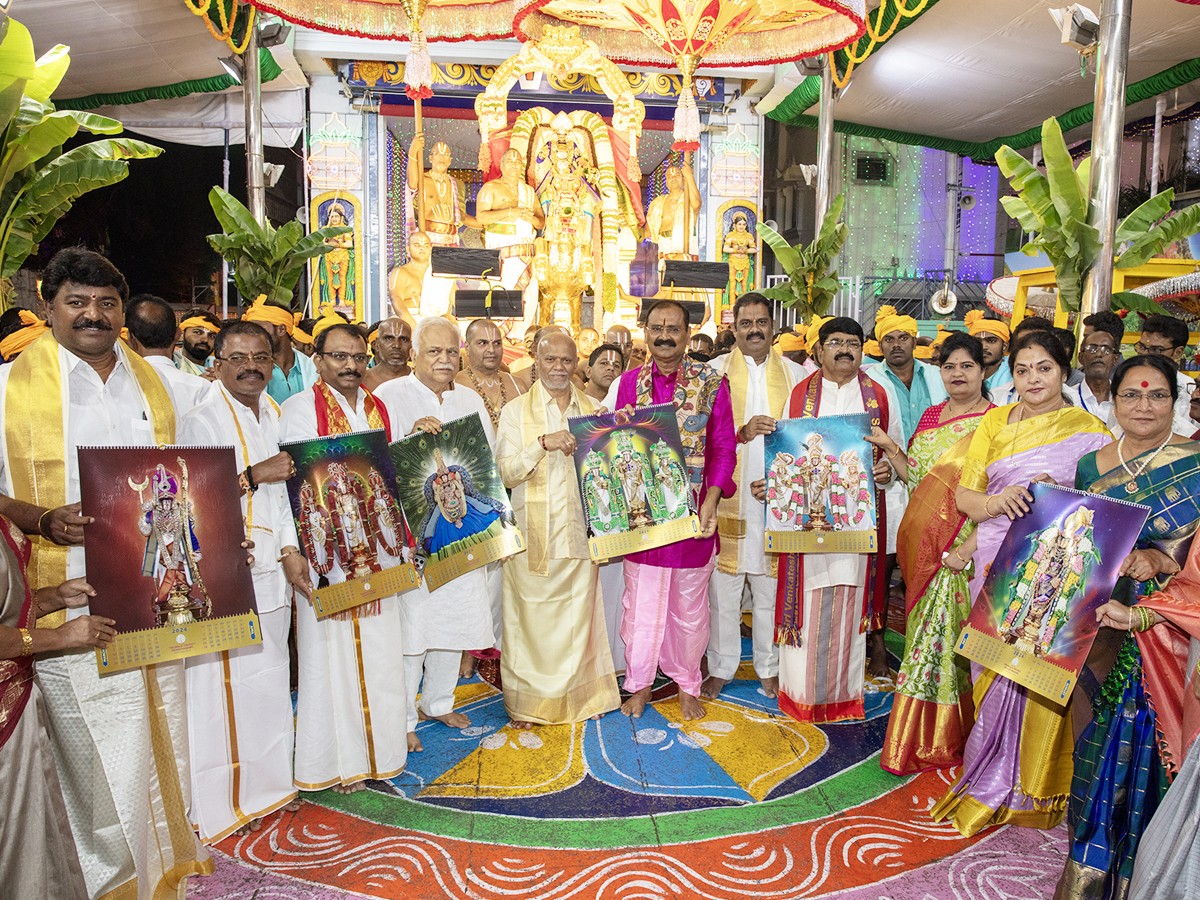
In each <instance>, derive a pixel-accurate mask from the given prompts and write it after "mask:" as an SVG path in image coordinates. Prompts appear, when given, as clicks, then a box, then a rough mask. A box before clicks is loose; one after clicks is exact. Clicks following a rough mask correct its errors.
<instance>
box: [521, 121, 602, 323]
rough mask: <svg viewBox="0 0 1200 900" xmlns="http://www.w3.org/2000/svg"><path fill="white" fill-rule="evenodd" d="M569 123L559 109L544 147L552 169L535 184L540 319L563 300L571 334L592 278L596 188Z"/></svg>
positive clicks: (546, 318) (547, 316)
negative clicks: (541, 223) (539, 214)
mask: <svg viewBox="0 0 1200 900" xmlns="http://www.w3.org/2000/svg"><path fill="white" fill-rule="evenodd" d="M572 127H573V126H572V124H571V121H570V120H569V119H568V118H567V117H566V116H565V115H563V114H562V113H559V114H558V115H557V116H555V117H554V121H553V123H552V128H553V131H554V137H553V139H552V140H551V141H549V142H548V143H547V144H546V145H545V147H544V149H543V151H542V153H543V154H547V153H548V155H549V162H550V168H549V169H548V170H547V171H546V174H545V175H544V176H543V178H542V181H541V184H539V185H538V188H537V195H538V198H539V200H540V201H541V204H542V209H543V211H544V213H545V228H544V230H543V231H542V236H541V237H540V238H539V239H538V241H537V255H536V257H535V259H534V271H535V273H536V275H537V279H538V284H539V286H540V289H541V295H542V298H541V304H540V308H539V323H540V324H542V325H549V324H551V323H552V322H553V321H554V310H555V307H556V306H557V305H558V303H559V302H560V301H565V302H566V304H567V306H568V309H569V310H570V319H571V325H570V327H571V333H572V334H578V333H579V329H580V319H581V317H582V314H583V298H582V294H583V291H584V289H585V288H587V287H588V286H589V285H592V284H595V282H596V277H595V276H596V271H597V268H596V264H595V259H594V254H595V247H596V241H595V230H594V229H595V226H596V221H595V218H596V216H595V212H596V209H597V206H598V205H599V200H600V195H599V193H598V191H597V190H596V187H595V181H596V178H597V175H598V172H597V170H596V169H595V168H593V167H591V166H590V165H588V163H587V161H586V160H584V159H583V158H582V157H581V156H580V155H579V154H578V152H577V149H576V145H575V142H574V141H573V140H572V139H571V137H570V132H571V129H572Z"/></svg>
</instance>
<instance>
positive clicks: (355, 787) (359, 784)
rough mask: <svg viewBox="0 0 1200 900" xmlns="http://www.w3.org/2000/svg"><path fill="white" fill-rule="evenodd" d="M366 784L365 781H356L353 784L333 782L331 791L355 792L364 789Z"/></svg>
mask: <svg viewBox="0 0 1200 900" xmlns="http://www.w3.org/2000/svg"><path fill="white" fill-rule="evenodd" d="M366 789H367V784H366V782H365V781H356V782H354V783H353V784H335V785H334V786H333V792H334V793H335V794H357V793H358V792H359V791H365V790H366Z"/></svg>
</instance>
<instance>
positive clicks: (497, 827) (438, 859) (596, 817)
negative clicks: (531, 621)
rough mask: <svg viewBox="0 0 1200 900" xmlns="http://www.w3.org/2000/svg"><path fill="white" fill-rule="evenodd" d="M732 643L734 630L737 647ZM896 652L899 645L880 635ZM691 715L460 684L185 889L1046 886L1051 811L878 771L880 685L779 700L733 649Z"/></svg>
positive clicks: (462, 893) (474, 891) (952, 898)
mask: <svg viewBox="0 0 1200 900" xmlns="http://www.w3.org/2000/svg"><path fill="white" fill-rule="evenodd" d="M746 649H747V651H748V649H749V648H748V647H747V648H746ZM894 649H897V650H898V649H899V647H898V646H897V647H895V648H894ZM738 676H739V680H737V681H735V682H734V683H733V684H731V685H730V686H729V687H728V688H727V689H726V691H725V692H724V693H723V694H722V695H721V697H720V698H719V699H718V700H717V701H715V702H709V703H708V704H707V706H708V717H707V718H705V719H703V720H700V721H699V722H688V723H685V722H682V721H681V720H680V717H679V705H678V703H677V702H676V701H675V700H674V699H673V694H674V688H673V686H671V685H663V686H662V687H661V688H660V689H659V690H657V691H656V693H655V697H656V698H658V699H656V700H655V702H653V704H652V705H651V706H648V707H647V709H646V712H645V715H643V716H642V718H641V719H640V720H629V719H627V718H625V717H623V716H622V715H620V713H617V712H614V713H610V714H609V715H607V716H605V717H604V718H602V719H601V720H599V721H595V722H586V723H583V724H579V725H575V726H572V727H566V726H563V727H542V728H537V729H535V730H533V731H526V732H522V731H516V730H513V729H511V728H508V727H507V717H506V716H505V714H504V704H503V701H502V699H501V696H500V694H499V693H498V692H497V691H496V690H495V689H493V688H492V687H491V686H490V685H488V684H486V683H483V682H481V681H479V680H478V679H473V680H472V681H471V682H465V683H463V684H461V685H460V686H459V689H458V709H459V710H461V711H462V712H465V713H467V715H469V716H470V717H471V721H472V726H471V727H470V728H466V729H463V730H461V731H455V730H451V729H448V728H447V727H446V726H444V725H442V724H440V723H438V722H425V723H423V724H422V726H421V728H420V730H419V733H420V736H421V740H422V741H423V743H424V745H425V751H424V752H423V753H417V754H412V755H410V756H409V765H408V769H407V771H405V772H404V773H403V774H402V775H401V776H400V777H398V778H395V779H393V780H392V781H389V782H372V783H371V784H370V789H369V790H367V791H363V792H360V793H357V794H352V795H339V794H335V793H332V792H329V791H326V792H323V793H319V794H309V795H306V796H305V800H306V802H305V803H304V804H303V806H302V808H301V809H300V811H299V812H295V813H283V814H281V815H277V816H273V817H270V818H268V820H267V821H266V822H265V823H264V827H263V828H262V830H261V831H258V832H256V833H254V834H251V835H247V836H243V837H232V838H229V839H227V840H226V841H224V842H223V843H221V844H220V845H218V846H217V847H215V848H213V849H214V857H215V859H216V862H217V871H216V874H214V875H213V876H211V877H209V878H203V879H193V881H192V886H191V889H190V891H189V894H188V896H189V898H196V900H209V898H211V900H251V898H253V900H277V898H278V900H283V898H288V900H335V898H348V897H371V898H442V897H448V898H471V900H501V898H503V900H534V898H539V900H540V898H545V900H567V898H601V897H603V898H613V900H647V898H660V897H671V898H705V900H743V898H767V897H769V898H801V897H845V898H859V900H885V898H886V900H909V898H912V900H976V898H978V900H1036V898H1048V897H1051V896H1052V895H1053V893H1054V884H1055V882H1056V881H1057V880H1058V875H1059V872H1060V871H1061V869H1062V865H1063V859H1064V855H1065V852H1066V835H1065V830H1064V829H1063V828H1059V829H1056V830H1055V831H1052V832H1044V831H1037V830H1033V829H1022V828H1001V829H993V830H990V831H988V832H986V833H985V834H983V835H981V836H979V837H977V838H974V839H964V838H963V837H961V836H960V835H959V834H958V833H957V832H956V831H955V830H954V829H953V828H952V827H950V826H948V825H945V824H935V823H933V822H932V821H930V819H929V817H928V815H927V811H928V810H929V809H930V807H932V806H933V804H934V803H935V802H936V801H937V799H938V798H939V797H940V796H941V795H942V793H943V792H944V791H945V790H946V787H947V786H948V784H949V783H950V782H951V781H952V780H953V778H954V775H955V774H956V773H955V772H952V771H949V770H947V771H944V772H931V773H926V774H923V775H920V776H917V777H916V778H911V779H903V778H897V777H895V776H892V775H889V774H888V773H886V772H883V771H882V770H881V769H880V768H879V763H878V759H879V748H880V746H881V745H882V741H883V735H884V731H885V729H886V726H887V714H888V711H889V710H890V708H891V695H890V694H888V693H876V694H870V695H868V707H867V708H868V718H867V720H866V721H865V722H861V723H853V724H842V725H832V726H822V727H814V726H811V725H804V724H801V723H798V722H795V721H793V720H791V719H789V718H787V717H784V716H781V715H780V714H779V709H778V706H777V705H776V703H775V702H774V701H773V700H768V699H767V698H766V697H764V696H763V695H762V694H761V693H760V692H759V689H758V682H757V680H756V679H755V678H754V674H753V671H752V670H751V669H750V667H749V665H748V664H746V663H743V667H742V670H741V671H740V672H739V673H738Z"/></svg>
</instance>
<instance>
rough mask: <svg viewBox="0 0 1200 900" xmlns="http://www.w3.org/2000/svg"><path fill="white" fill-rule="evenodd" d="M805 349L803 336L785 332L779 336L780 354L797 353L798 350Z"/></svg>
mask: <svg viewBox="0 0 1200 900" xmlns="http://www.w3.org/2000/svg"><path fill="white" fill-rule="evenodd" d="M804 348H805V343H804V336H803V335H799V334H794V333H792V332H790V331H785V332H784V333H783V334H781V335H780V336H779V352H780V353H795V352H796V351H797V350H803V349H804Z"/></svg>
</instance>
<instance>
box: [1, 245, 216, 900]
mask: <svg viewBox="0 0 1200 900" xmlns="http://www.w3.org/2000/svg"><path fill="white" fill-rule="evenodd" d="M41 290H42V299H43V301H44V302H45V304H46V310H47V313H48V320H49V323H50V329H51V330H50V332H49V333H48V334H43V335H42V336H41V337H39V338H38V339H37V340H36V341H34V342H33V344H31V345H30V346H29V347H28V348H27V349H26V350H24V351H23V352H22V353H21V355H20V356H19V357H18V358H17V360H16V362H14V363H13V364H12V365H9V366H4V367H2V368H0V397H3V400H4V402H3V403H0V435H3V440H4V447H3V451H4V452H3V460H4V471H3V475H2V476H0V491H2V492H3V493H5V494H8V495H10V496H12V497H15V498H16V499H17V500H20V501H23V502H25V503H28V504H32V505H33V507H34V510H35V511H38V510H40V512H38V518H37V521H36V523H31V524H34V527H33V529H32V530H33V531H36V532H38V534H37V535H36V536H35V537H34V538H33V549H32V558H31V560H30V566H29V572H30V581H31V582H32V583H33V584H34V585H35V586H36V585H49V584H58V583H60V582H62V581H66V580H67V579H68V578H79V577H82V576H83V574H84V571H83V547H82V546H81V545H82V543H83V540H84V533H85V531H86V527H87V525H88V523H90V522H91V521H92V520H91V519H90V518H87V517H83V516H80V515H79V514H78V512H79V507H78V502H79V463H78V458H77V455H76V448H78V447H80V446H148V445H153V444H172V443H174V442H175V416H174V412H173V410H172V407H171V399H170V395H169V394H168V392H167V389H166V388H165V387H164V386H163V382H162V381H161V380H160V378H159V377H158V376H157V375H156V374H155V373H154V370H153V369H152V368H151V367H150V365H149V364H148V363H146V361H145V360H143V359H142V358H141V357H139V356H138V355H137V354H135V353H131V352H130V351H129V350H127V349H126V348H125V346H124V345H123V344H122V343H121V342H120V341H118V340H117V335H118V334H119V332H120V330H121V327H122V325H123V324H124V321H125V310H124V306H125V301H126V300H127V299H128V296H129V288H128V286H127V284H126V283H125V278H124V277H123V276H122V275H121V273H120V272H119V271H117V269H116V268H115V267H114V266H113V265H112V263H110V262H109V261H108V260H107V259H105V258H104V257H103V256H100V254H98V253H92V252H91V251H87V250H79V249H70V250H63V251H61V252H60V253H58V254H56V255H55V256H54V258H53V259H51V260H50V263H49V264H48V265H47V266H46V269H45V271H44V272H43V275H42V288H41ZM22 526H23V527H26V524H25V523H22ZM66 545H70V546H66ZM88 613H89V610H88V607H86V606H83V607H80V608H78V609H72V610H68V611H66V613H65V616H66V617H69V618H74V617H76V616H79V615H87V614H88ZM63 617H64V616H63V613H62V612H61V611H60V612H59V613H55V614H53V615H49V616H43V617H42V619H41V620H40V622H39V624H40V625H42V626H45V627H53V626H54V625H57V624H58V623H59V622H60V621H62V619H63ZM118 627H120V623H118ZM37 678H38V684H39V686H40V687H41V690H42V695H43V698H44V700H45V707H46V711H47V713H48V718H49V722H48V725H49V731H50V737H51V741H52V743H53V745H54V756H55V762H56V765H57V766H58V773H59V780H60V781H61V783H62V787H63V797H64V799H65V800H66V804H67V816H68V818H69V820H70V823H71V831H72V833H73V834H74V837H75V844H76V847H77V849H78V851H79V861H80V865H81V866H82V868H83V874H84V878H85V879H86V881H87V889H88V894H89V895H90V896H92V897H103V896H105V895H107V894H118V895H119V896H129V897H135V896H136V897H139V898H142V900H147V898H150V897H158V896H180V897H182V896H183V895H184V894H185V893H186V880H187V876H188V875H191V874H198V873H199V874H208V873H210V872H212V870H213V865H212V861H211V860H210V859H209V858H208V854H207V853H206V852H205V851H204V848H203V847H201V846H200V845H199V843H198V842H197V840H196V836H195V834H193V833H192V829H191V826H190V823H189V822H188V819H187V806H188V802H189V797H188V794H189V793H190V791H189V784H190V777H189V776H188V773H187V758H188V752H187V731H186V728H187V726H186V720H185V715H186V713H185V708H184V696H183V695H184V675H183V663H181V662H176V663H168V664H159V665H152V666H147V667H145V668H142V669H133V670H131V671H126V672H117V673H114V674H111V675H106V676H105V677H104V679H103V681H102V680H101V679H100V676H99V674H98V672H97V671H96V658H95V656H94V655H93V653H92V652H91V651H90V650H84V649H81V650H76V651H72V652H67V653H62V654H60V655H57V656H53V657H46V658H44V659H42V660H40V661H39V663H38V669H37ZM156 747H157V748H159V750H160V752H157V753H156V752H155V748H156ZM163 748H169V749H168V750H167V752H165V753H163V752H161V749H163Z"/></svg>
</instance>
